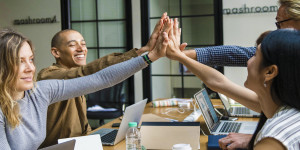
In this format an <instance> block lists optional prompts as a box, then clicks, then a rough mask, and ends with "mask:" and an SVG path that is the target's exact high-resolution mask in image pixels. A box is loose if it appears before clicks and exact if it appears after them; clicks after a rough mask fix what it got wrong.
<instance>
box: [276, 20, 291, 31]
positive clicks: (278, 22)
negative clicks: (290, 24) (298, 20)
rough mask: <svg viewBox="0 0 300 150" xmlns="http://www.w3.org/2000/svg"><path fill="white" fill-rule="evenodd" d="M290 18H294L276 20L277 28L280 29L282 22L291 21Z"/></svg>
mask: <svg viewBox="0 0 300 150" xmlns="http://www.w3.org/2000/svg"><path fill="white" fill-rule="evenodd" d="M289 20H292V18H289V19H285V20H282V21H277V22H275V24H276V27H277V29H280V24H281V23H283V22H286V21H289Z"/></svg>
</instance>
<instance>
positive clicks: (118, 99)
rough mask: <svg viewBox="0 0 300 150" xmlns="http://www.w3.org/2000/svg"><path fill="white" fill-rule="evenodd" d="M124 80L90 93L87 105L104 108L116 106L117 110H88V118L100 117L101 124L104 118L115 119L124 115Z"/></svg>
mask: <svg viewBox="0 0 300 150" xmlns="http://www.w3.org/2000/svg"><path fill="white" fill-rule="evenodd" d="M122 87H123V82H121V83H119V84H117V85H115V86H113V87H110V88H106V89H103V90H100V91H97V92H95V93H91V94H88V96H87V101H86V102H87V107H92V106H95V105H99V106H101V107H103V108H116V109H117V110H116V111H97V112H91V111H87V118H88V119H98V120H99V125H100V126H101V125H103V124H104V119H115V118H117V117H120V116H122V115H123V111H122V106H123V104H124V100H123V99H124V98H123V97H122V95H121V92H122Z"/></svg>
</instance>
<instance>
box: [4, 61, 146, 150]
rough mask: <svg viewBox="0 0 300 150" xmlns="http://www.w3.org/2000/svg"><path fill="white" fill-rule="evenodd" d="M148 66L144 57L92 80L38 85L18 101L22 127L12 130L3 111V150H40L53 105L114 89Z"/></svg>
mask: <svg viewBox="0 0 300 150" xmlns="http://www.w3.org/2000/svg"><path fill="white" fill-rule="evenodd" d="M146 66H147V64H146V63H145V62H144V60H143V58H142V57H136V58H133V59H131V60H128V61H125V62H123V63H119V64H116V65H113V66H110V67H108V68H105V69H103V70H101V71H98V72H96V73H94V74H92V75H89V76H85V77H80V78H75V79H70V80H43V81H39V82H37V84H36V88H35V89H34V90H33V92H32V91H31V90H28V91H25V96H24V98H22V99H21V100H18V103H19V106H20V114H21V116H22V119H21V121H22V123H21V124H20V125H19V126H18V127H16V128H15V129H13V130H12V129H11V128H10V126H9V125H8V122H7V120H6V118H5V116H4V115H3V113H2V111H1V109H0V149H1V150H10V149H13V150H36V149H38V147H39V146H40V144H41V143H42V142H43V141H44V139H45V136H46V120H47V119H46V117H47V109H48V106H49V105H50V104H52V103H55V102H58V101H61V100H66V99H69V98H72V97H78V96H81V95H85V94H89V93H92V92H96V91H98V90H101V89H104V88H108V87H111V86H113V85H115V84H117V83H119V82H121V81H123V80H125V79H127V78H128V77H130V76H132V75H133V74H134V73H136V72H137V71H139V70H141V69H143V68H145V67H146Z"/></svg>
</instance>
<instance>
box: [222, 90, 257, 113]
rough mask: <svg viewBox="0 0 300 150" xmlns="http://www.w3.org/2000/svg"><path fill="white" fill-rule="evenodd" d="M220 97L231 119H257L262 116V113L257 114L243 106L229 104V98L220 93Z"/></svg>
mask: <svg viewBox="0 0 300 150" xmlns="http://www.w3.org/2000/svg"><path fill="white" fill-rule="evenodd" d="M218 94H219V97H220V99H221V101H222V103H223V105H224V107H225V111H226V112H227V114H228V116H229V117H253V118H254V117H256V118H258V117H259V116H260V113H258V112H255V111H253V110H251V109H249V108H247V107H245V106H243V105H241V106H232V105H231V104H230V103H229V99H228V97H227V96H225V95H223V94H221V93H218Z"/></svg>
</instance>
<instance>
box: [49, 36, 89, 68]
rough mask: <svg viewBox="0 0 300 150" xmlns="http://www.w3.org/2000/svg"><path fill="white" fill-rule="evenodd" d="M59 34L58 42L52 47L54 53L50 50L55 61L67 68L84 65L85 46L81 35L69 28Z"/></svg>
mask: <svg viewBox="0 0 300 150" xmlns="http://www.w3.org/2000/svg"><path fill="white" fill-rule="evenodd" d="M60 36H61V37H60V39H61V41H60V44H59V46H57V47H55V48H54V49H55V53H56V54H53V52H52V54H53V55H54V56H55V57H56V59H57V63H58V64H60V65H63V66H65V67H68V68H71V67H78V66H82V65H86V55H87V48H86V44H85V41H84V38H83V37H82V35H81V34H80V33H79V32H77V31H73V30H70V31H66V32H63V33H61V35H60ZM52 51H53V48H52Z"/></svg>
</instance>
